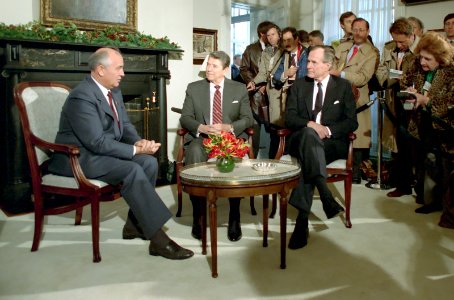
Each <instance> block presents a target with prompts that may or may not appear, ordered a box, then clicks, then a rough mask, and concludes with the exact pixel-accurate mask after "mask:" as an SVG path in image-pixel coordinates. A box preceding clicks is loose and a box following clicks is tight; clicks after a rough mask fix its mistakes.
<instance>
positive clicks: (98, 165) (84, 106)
mask: <svg viewBox="0 0 454 300" xmlns="http://www.w3.org/2000/svg"><path fill="white" fill-rule="evenodd" d="M88 65H89V67H90V70H91V74H90V75H89V76H87V77H86V78H85V80H83V81H82V82H81V83H79V84H78V85H77V86H76V87H75V88H74V89H73V90H72V91H71V92H70V94H69V95H68V98H67V99H66V102H65V104H64V106H63V108H62V112H61V119H60V128H59V130H58V133H57V137H56V139H55V142H56V143H59V144H73V145H77V146H78V147H79V149H80V156H79V162H80V166H81V167H82V170H83V171H84V173H85V175H86V176H87V178H93V179H98V180H101V181H104V182H107V183H109V184H114V185H116V184H121V195H122V196H123V198H124V199H125V201H126V202H127V203H128V205H129V208H130V210H129V213H128V219H127V221H126V224H125V226H124V228H123V239H134V238H141V239H147V240H150V246H149V254H150V255H154V256H163V257H165V258H168V259H186V258H189V257H191V256H193V255H194V253H193V252H192V251H190V250H187V249H184V248H182V247H180V246H179V245H178V244H177V243H175V242H174V241H172V240H171V239H170V238H169V237H168V236H167V234H166V233H165V232H164V231H163V230H162V226H164V224H165V223H166V222H167V221H168V220H169V219H170V218H171V216H172V214H171V213H170V211H169V209H168V208H167V207H166V206H165V204H164V203H163V202H162V200H161V198H160V197H159V195H158V194H157V193H156V190H155V185H156V179H157V175H158V173H157V171H158V162H157V159H156V158H155V157H154V156H152V155H153V154H155V153H156V151H158V149H159V147H160V146H161V144H160V143H157V142H155V141H149V140H145V139H142V138H141V137H140V136H139V135H138V134H137V131H136V129H135V127H134V125H133V124H132V123H131V122H130V121H129V118H128V115H127V113H126V108H125V105H124V103H123V96H122V94H121V91H120V89H119V88H118V87H119V85H120V81H121V79H122V78H123V76H124V75H125V74H124V72H123V66H124V63H123V57H122V55H121V53H120V51H119V50H118V49H113V48H101V49H98V50H97V51H96V52H95V53H94V54H92V55H91V56H90V58H89V59H88ZM49 170H50V171H51V172H53V173H56V174H59V175H63V176H72V172H71V166H70V162H69V158H68V157H67V156H66V155H64V154H55V155H54V156H53V157H52V161H51V162H50V165H49Z"/></svg>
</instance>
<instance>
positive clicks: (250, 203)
mask: <svg viewBox="0 0 454 300" xmlns="http://www.w3.org/2000/svg"><path fill="white" fill-rule="evenodd" d="M249 205H250V206H251V214H252V215H253V216H256V215H257V211H256V210H255V206H254V197H251V198H250V199H249Z"/></svg>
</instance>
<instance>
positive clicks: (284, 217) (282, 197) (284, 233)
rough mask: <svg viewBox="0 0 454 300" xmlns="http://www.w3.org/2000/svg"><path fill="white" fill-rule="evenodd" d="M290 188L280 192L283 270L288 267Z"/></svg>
mask: <svg viewBox="0 0 454 300" xmlns="http://www.w3.org/2000/svg"><path fill="white" fill-rule="evenodd" d="M288 191H289V188H288V187H287V186H284V188H283V189H282V191H281V192H280V197H279V198H280V199H279V208H280V214H279V215H280V218H281V219H280V221H281V269H285V268H286V267H287V266H286V263H285V261H286V258H285V256H286V250H287V247H286V246H287V194H288Z"/></svg>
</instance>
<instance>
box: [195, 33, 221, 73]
mask: <svg viewBox="0 0 454 300" xmlns="http://www.w3.org/2000/svg"><path fill="white" fill-rule="evenodd" d="M192 48H193V64H194V65H201V64H202V63H203V60H204V59H205V57H206V56H207V55H208V54H210V53H211V52H213V51H217V50H218V31H217V30H213V29H203V28H194V29H193V32H192Z"/></svg>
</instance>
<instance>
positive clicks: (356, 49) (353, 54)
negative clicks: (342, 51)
mask: <svg viewBox="0 0 454 300" xmlns="http://www.w3.org/2000/svg"><path fill="white" fill-rule="evenodd" d="M356 53H358V46H354V47H353V52H352V56H350V59H349V60H348V61H351V60H352V58H353V56H355V55H356Z"/></svg>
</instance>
